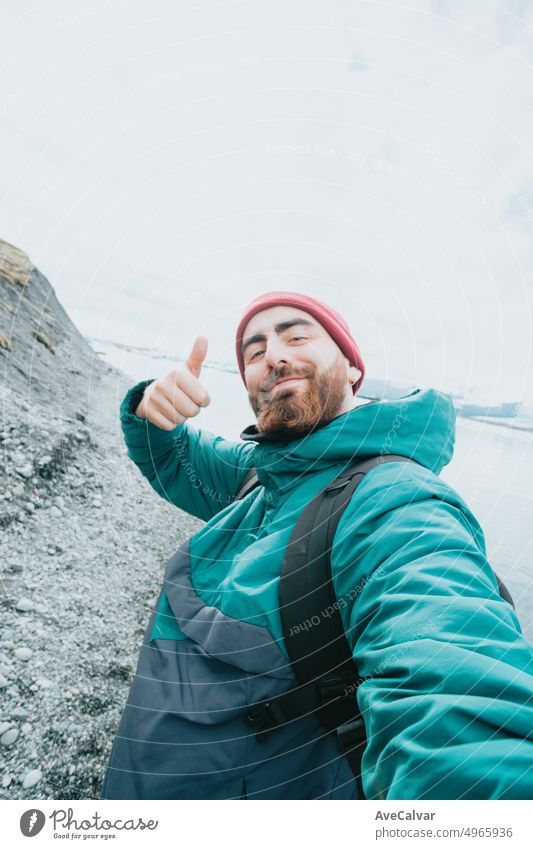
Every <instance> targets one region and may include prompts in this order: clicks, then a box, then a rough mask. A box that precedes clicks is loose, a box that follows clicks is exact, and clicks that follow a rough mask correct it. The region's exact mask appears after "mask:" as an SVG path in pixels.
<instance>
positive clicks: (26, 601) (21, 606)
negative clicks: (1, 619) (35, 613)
mask: <svg viewBox="0 0 533 849" xmlns="http://www.w3.org/2000/svg"><path fill="white" fill-rule="evenodd" d="M15 607H16V609H17V610H21V611H22V612H23V613H26V612H27V611H28V610H33V608H34V604H33V601H32V600H31V599H30V598H19V600H18V601H17V603H16V605H15Z"/></svg>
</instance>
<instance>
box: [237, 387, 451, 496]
mask: <svg viewBox="0 0 533 849" xmlns="http://www.w3.org/2000/svg"><path fill="white" fill-rule="evenodd" d="M455 422H456V413H455V409H454V406H453V403H452V399H451V398H450V396H449V395H446V394H445V393H443V392H439V391H438V390H436V389H416V390H415V391H414V392H412V393H410V394H409V395H404V396H402V397H400V398H396V399H395V400H393V401H371V402H370V403H368V404H364V405H361V406H359V407H355V408H354V409H353V410H349V411H348V412H347V413H343V414H342V415H341V416H337V417H336V418H334V419H332V420H331V421H330V422H328V423H327V424H326V425H323V426H322V427H320V428H318V429H316V430H314V431H312V432H311V433H309V434H306V435H305V436H300V437H298V438H293V437H291V435H290V433H288V432H287V431H285V432H283V431H279V432H278V433H275V434H272V435H266V434H264V433H260V432H259V431H258V430H257V428H256V425H250V426H249V427H247V428H246V429H245V430H244V431H243V432H242V433H241V439H243V440H245V441H246V440H252V441H255V442H256V443H257V445H256V447H255V450H254V460H253V462H254V465H255V468H256V469H257V476H258V478H259V481H260V483H261V484H263V485H264V486H265V487H267V488H268V489H272V490H277V491H278V492H283V490H284V489H286V488H287V487H290V486H291V483H293V482H294V479H295V478H296V477H300V476H301V475H303V474H305V473H307V472H313V473H316V472H318V471H321V470H325V469H328V468H330V467H334V466H337V465H338V466H340V465H342V464H343V463H348V462H350V461H352V460H354V461H355V459H360V460H364V459H365V458H367V457H373V456H380V455H382V454H401V455H402V456H404V457H410V458H411V459H413V460H416V462H417V463H420V464H421V465H423V466H425V467H426V468H427V469H430V470H431V471H432V472H434V473H435V474H437V475H438V474H439V472H440V471H441V470H442V469H443V467H444V466H446V465H447V464H448V463H449V462H450V460H451V458H452V456H453V448H454V444H455Z"/></svg>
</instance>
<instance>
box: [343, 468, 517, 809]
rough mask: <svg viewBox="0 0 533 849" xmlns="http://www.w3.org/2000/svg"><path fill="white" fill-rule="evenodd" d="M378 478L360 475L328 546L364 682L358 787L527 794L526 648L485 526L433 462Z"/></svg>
mask: <svg viewBox="0 0 533 849" xmlns="http://www.w3.org/2000/svg"><path fill="white" fill-rule="evenodd" d="M390 466H392V464H390ZM390 466H389V468H390ZM386 474H387V473H386V472H385V471H384V469H381V470H376V471H373V472H372V473H371V474H369V475H368V477H367V479H365V481H364V482H363V483H362V484H361V485H360V487H359V489H358V490H357V492H356V493H355V495H354V498H353V499H352V503H351V504H350V505H349V507H348V509H347V510H346V512H345V514H344V516H343V517H342V520H341V522H340V523H339V527H338V530H337V536H336V540H335V545H334V548H333V552H332V564H333V574H334V580H335V585H336V591H337V597H338V599H339V602H340V612H341V615H342V617H343V620H344V625H345V628H346V630H347V634H348V636H349V640H350V644H351V647H352V650H353V656H354V660H355V662H356V664H357V666H358V671H359V676H360V680H361V683H360V686H359V688H358V690H357V698H358V703H359V707H360V709H361V711H362V714H363V717H364V721H365V726H366V730H367V738H368V743H367V747H366V751H365V754H364V757H363V787H364V790H365V795H366V796H367V798H370V799H499V798H501V799H531V798H532V797H533V649H532V647H531V645H530V643H529V642H528V641H527V640H526V639H525V638H524V637H523V636H522V633H521V628H520V625H519V622H518V619H517V617H516V615H515V613H514V611H513V609H512V607H511V606H510V605H509V604H508V603H507V602H505V601H503V600H502V599H501V598H500V596H499V594H498V589H497V583H496V580H495V577H494V575H493V572H492V570H491V568H490V565H489V563H488V561H487V557H486V550H485V543H484V539H483V533H482V531H481V528H480V526H479V524H478V523H477V521H476V519H475V518H474V516H473V515H472V513H471V512H470V511H469V509H468V507H467V506H466V504H465V503H464V502H463V501H462V499H461V498H460V497H459V496H458V495H457V493H455V492H454V491H453V490H452V489H451V488H450V487H448V486H447V485H446V484H445V483H443V482H442V481H440V480H438V479H437V478H435V476H434V475H432V474H431V472H427V471H426V470H420V472H416V473H413V472H405V473H403V475H402V479H400V480H398V472H397V473H396V480H395V481H394V482H393V483H392V484H390V485H389V486H385V487H384V486H383V481H385V480H386V477H384V476H386ZM380 475H381V478H380Z"/></svg>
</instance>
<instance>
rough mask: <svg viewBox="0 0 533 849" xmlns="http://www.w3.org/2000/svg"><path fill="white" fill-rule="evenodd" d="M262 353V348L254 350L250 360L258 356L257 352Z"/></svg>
mask: <svg viewBox="0 0 533 849" xmlns="http://www.w3.org/2000/svg"><path fill="white" fill-rule="evenodd" d="M261 353H262V352H261V349H259V350H258V351H254V353H253V354H252V356H251V357H250V362H251V361H252V360H253V359H254V358H255V357H256V355H257V354H261Z"/></svg>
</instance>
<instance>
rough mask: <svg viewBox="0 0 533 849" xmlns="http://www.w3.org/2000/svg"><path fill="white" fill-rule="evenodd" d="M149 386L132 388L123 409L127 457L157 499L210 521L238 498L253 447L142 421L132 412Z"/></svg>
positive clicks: (183, 426) (200, 431)
mask: <svg viewBox="0 0 533 849" xmlns="http://www.w3.org/2000/svg"><path fill="white" fill-rule="evenodd" d="M151 382H152V381H151V380H143V381H141V382H140V383H137V384H136V385H135V386H133V387H132V388H131V389H130V390H129V391H128V392H127V393H126V395H125V397H124V399H123V401H122V404H121V407H120V422H121V426H122V432H123V434H124V439H125V442H126V446H127V451H128V457H130V459H131V460H133V462H134V463H135V465H136V466H137V467H138V468H139V469H140V471H141V472H142V473H143V475H144V476H145V477H146V478H147V480H148V481H149V482H150V484H151V486H152V487H153V489H154V490H155V491H156V492H157V493H158V495H160V496H161V497H162V498H165V499H166V500H167V501H170V502H171V503H172V504H175V505H176V507H179V508H180V509H181V510H185V511H186V512H187V513H191V514H192V515H193V516H196V517H197V518H199V519H203V520H205V521H207V520H209V519H210V518H212V516H214V515H215V514H216V513H218V512H219V511H220V510H222V509H223V508H224V507H226V506H227V505H228V504H229V503H231V501H232V500H233V499H234V497H235V494H236V492H237V490H238V488H239V485H240V484H241V482H242V481H243V479H244V477H245V476H246V473H247V471H248V470H249V468H251V466H252V464H253V460H252V456H253V445H252V444H250V443H245V442H242V443H240V442H232V441H231V440H229V439H224V438H223V437H221V436H215V434H213V433H210V432H209V431H207V430H203V429H199V428H198V429H197V428H193V427H191V426H190V425H189V424H188V422H183V423H182V424H180V425H177V426H176V427H175V428H174V430H171V431H167V430H163V429H162V428H158V427H156V426H155V425H153V424H152V423H151V422H149V421H147V420H145V419H141V418H139V417H138V416H136V415H135V412H134V411H135V409H136V408H137V406H138V404H139V401H140V400H141V398H142V394H143V392H144V389H145V387H146V386H148V384H149V383H151Z"/></svg>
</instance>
